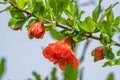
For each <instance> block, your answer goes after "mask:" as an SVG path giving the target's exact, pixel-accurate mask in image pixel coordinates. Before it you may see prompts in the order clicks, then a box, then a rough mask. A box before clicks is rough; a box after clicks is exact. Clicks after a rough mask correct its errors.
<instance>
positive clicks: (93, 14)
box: [92, 0, 103, 22]
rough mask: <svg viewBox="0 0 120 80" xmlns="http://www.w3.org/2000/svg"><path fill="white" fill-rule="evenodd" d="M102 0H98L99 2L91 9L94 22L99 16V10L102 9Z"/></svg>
mask: <svg viewBox="0 0 120 80" xmlns="http://www.w3.org/2000/svg"><path fill="white" fill-rule="evenodd" d="M102 1H103V0H99V4H98V6H96V8H95V9H94V10H93V12H92V17H93V20H94V21H95V22H97V20H98V18H99V16H100V13H101V11H102V9H101V3H102Z"/></svg>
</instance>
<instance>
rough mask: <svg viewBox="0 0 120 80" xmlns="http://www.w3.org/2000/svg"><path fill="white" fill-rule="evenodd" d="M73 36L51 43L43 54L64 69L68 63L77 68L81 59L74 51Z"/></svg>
mask: <svg viewBox="0 0 120 80" xmlns="http://www.w3.org/2000/svg"><path fill="white" fill-rule="evenodd" d="M71 42H72V38H71V37H68V38H66V39H64V40H61V41H58V42H55V43H50V44H49V45H48V46H47V47H46V48H45V49H44V50H43V55H44V57H45V58H47V59H48V60H50V61H51V62H53V63H54V64H58V65H59V67H60V69H61V70H64V67H65V66H66V65H67V64H72V65H73V67H74V68H77V67H78V65H79V61H78V60H77V58H76V57H75V55H74V52H73V51H72V43H71Z"/></svg>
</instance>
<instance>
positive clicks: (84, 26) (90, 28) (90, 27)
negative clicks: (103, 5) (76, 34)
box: [80, 16, 96, 33]
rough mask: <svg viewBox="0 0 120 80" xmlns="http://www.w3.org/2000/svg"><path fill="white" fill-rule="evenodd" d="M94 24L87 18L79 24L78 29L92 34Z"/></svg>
mask: <svg viewBox="0 0 120 80" xmlns="http://www.w3.org/2000/svg"><path fill="white" fill-rule="evenodd" d="M95 25H96V24H95V22H94V21H93V20H92V19H91V17H89V16H88V17H87V18H86V19H85V20H84V21H83V22H82V23H81V24H80V28H81V29H83V30H84V31H86V32H89V33H92V32H93V31H94V29H95Z"/></svg>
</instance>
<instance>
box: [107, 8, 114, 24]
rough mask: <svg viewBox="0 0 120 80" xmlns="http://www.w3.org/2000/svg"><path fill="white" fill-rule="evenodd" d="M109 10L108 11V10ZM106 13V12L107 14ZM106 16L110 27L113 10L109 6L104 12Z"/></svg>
mask: <svg viewBox="0 0 120 80" xmlns="http://www.w3.org/2000/svg"><path fill="white" fill-rule="evenodd" d="M109 9H110V10H109ZM107 11H108V12H107ZM106 12H107V14H106V17H107V22H108V23H109V24H110V25H111V24H112V22H113V20H114V13H113V10H112V8H111V6H110V8H108V9H107V10H106Z"/></svg>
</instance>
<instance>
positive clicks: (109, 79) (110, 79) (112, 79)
mask: <svg viewBox="0 0 120 80" xmlns="http://www.w3.org/2000/svg"><path fill="white" fill-rule="evenodd" d="M106 80H114V74H113V73H110V74H109V75H108V77H107V79H106Z"/></svg>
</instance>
